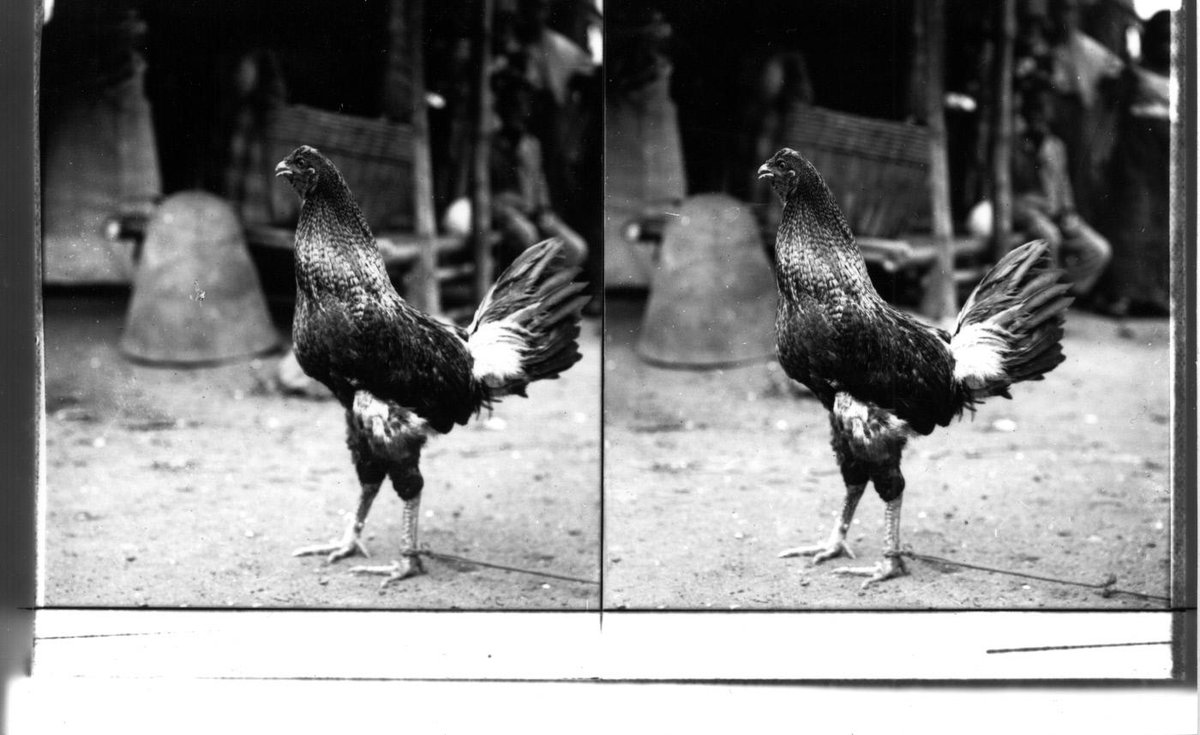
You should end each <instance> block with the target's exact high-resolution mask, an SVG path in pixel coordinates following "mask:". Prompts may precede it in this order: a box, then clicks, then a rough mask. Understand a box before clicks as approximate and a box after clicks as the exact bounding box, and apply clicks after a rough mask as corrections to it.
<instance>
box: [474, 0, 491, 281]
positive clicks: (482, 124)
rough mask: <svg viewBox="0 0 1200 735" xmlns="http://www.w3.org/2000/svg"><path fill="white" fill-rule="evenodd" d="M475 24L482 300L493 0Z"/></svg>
mask: <svg viewBox="0 0 1200 735" xmlns="http://www.w3.org/2000/svg"><path fill="white" fill-rule="evenodd" d="M479 6H480V13H479V25H478V26H477V28H476V36H475V61H476V64H477V65H478V66H477V68H476V73H477V76H476V79H475V82H476V85H477V88H476V94H475V105H476V108H475V145H474V147H473V151H472V162H471V239H472V241H473V245H474V253H475V297H476V299H478V300H480V301H482V300H483V296H484V294H486V293H487V290H488V289H489V288H490V287H491V285H492V269H493V265H492V251H491V248H490V243H489V242H488V240H489V238H488V235H489V233H490V232H491V229H492V192H491V177H490V176H489V172H488V159H489V152H490V148H491V129H490V126H491V109H492V104H491V96H492V95H491V79H490V74H489V72H490V70H491V48H490V46H491V41H492V6H493V0H480V4H479Z"/></svg>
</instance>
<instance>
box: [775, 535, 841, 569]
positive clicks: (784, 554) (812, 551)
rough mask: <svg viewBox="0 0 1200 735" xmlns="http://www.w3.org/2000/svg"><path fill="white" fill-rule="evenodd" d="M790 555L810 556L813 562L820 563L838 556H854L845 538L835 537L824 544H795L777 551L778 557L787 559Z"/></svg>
mask: <svg viewBox="0 0 1200 735" xmlns="http://www.w3.org/2000/svg"><path fill="white" fill-rule="evenodd" d="M792 556H811V557H812V558H813V564H820V563H821V562H823V561H828V560H830V559H836V558H837V557H839V556H845V557H848V558H850V559H853V558H854V552H853V551H851V550H850V547H849V546H847V545H846V540H845V539H837V540H834V541H830V542H828V543H824V544H817V545H815V546H796V547H793V548H791V549H784V550H783V551H781V552H779V558H780V559H787V558H788V557H792Z"/></svg>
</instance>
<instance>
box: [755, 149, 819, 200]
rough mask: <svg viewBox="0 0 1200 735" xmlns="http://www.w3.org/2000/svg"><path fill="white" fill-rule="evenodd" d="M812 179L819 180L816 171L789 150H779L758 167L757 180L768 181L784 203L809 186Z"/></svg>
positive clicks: (797, 154)
mask: <svg viewBox="0 0 1200 735" xmlns="http://www.w3.org/2000/svg"><path fill="white" fill-rule="evenodd" d="M813 177H816V180H817V181H819V180H820V175H819V174H817V169H816V168H814V167H813V165H812V164H811V163H809V162H808V161H807V160H805V158H804V156H802V155H800V154H799V153H797V152H796V151H794V150H792V149H791V148H783V149H781V150H780V151H779V152H778V153H776V154H775V155H773V156H771V157H770V158H768V159H767V162H766V163H764V164H763V165H761V166H759V167H758V178H760V179H769V180H770V181H771V188H772V189H774V190H775V193H776V194H778V195H779V198H780V199H782V200H784V201H785V202H786V201H787V200H788V199H789V198H790V197H791V195H792V193H793V192H794V191H796V190H797V189H799V188H800V187H801V186H807V185H810V184H811V183H812V180H813Z"/></svg>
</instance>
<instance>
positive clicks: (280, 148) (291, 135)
mask: <svg viewBox="0 0 1200 735" xmlns="http://www.w3.org/2000/svg"><path fill="white" fill-rule="evenodd" d="M301 145H310V146H313V147H314V148H317V149H318V150H320V151H321V153H323V154H325V155H326V156H328V157H329V159H330V160H331V161H333V164H334V165H335V166H337V168H338V170H339V171H341V173H342V177H343V178H344V179H345V180H346V184H347V185H348V186H349V187H350V191H351V192H352V193H353V194H354V197H355V199H356V200H357V201H358V204H359V206H360V207H361V208H362V211H363V215H364V216H365V217H366V218H367V223H368V224H369V225H370V226H371V228H372V229H373V230H377V231H378V230H401V231H411V230H412V228H413V187H412V177H413V166H412V159H413V138H412V128H411V127H410V126H408V125H405V124H400V123H393V122H388V121H386V120H382V119H378V118H364V117H354V116H351V115H343V114H339V113H336V112H327V111H325V110H318V109H316V108H313V107H305V106H303V105H288V106H286V107H282V108H280V109H279V110H278V111H277V112H276V113H275V115H274V118H273V120H272V121H271V124H270V125H269V127H268V131H267V136H266V148H267V153H268V156H267V161H268V162H269V165H270V167H271V168H272V169H274V166H275V164H276V163H277V162H279V161H281V160H283V158H284V157H286V156H287V155H288V154H289V153H291V152H292V151H293V150H294V149H295V148H297V147H298V146H301ZM273 173H274V172H273V170H272V171H270V172H268V173H267V175H268V176H272V175H273ZM268 191H269V192H270V194H269V196H270V199H269V202H270V211H271V220H272V224H275V225H280V226H291V225H294V224H295V223H296V219H297V217H298V216H299V209H300V202H299V200H298V198H297V197H296V195H295V193H294V192H292V191H291V189H290V188H289V187H286V186H272V187H269V189H268Z"/></svg>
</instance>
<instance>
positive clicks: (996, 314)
mask: <svg viewBox="0 0 1200 735" xmlns="http://www.w3.org/2000/svg"><path fill="white" fill-rule="evenodd" d="M1069 289H1070V284H1069V283H1067V282H1066V280H1065V274H1064V272H1063V271H1062V270H1061V269H1060V268H1058V267H1057V266H1056V265H1055V263H1054V259H1053V257H1052V256H1051V254H1050V249H1049V247H1048V246H1047V245H1046V242H1045V241H1044V240H1034V241H1032V242H1027V243H1025V244H1024V245H1022V246H1020V247H1019V248H1016V249H1015V250H1013V251H1012V252H1010V253H1009V254H1008V255H1005V256H1004V257H1003V258H1001V259H1000V262H999V263H997V264H996V265H995V267H993V268H992V269H991V270H990V271H988V273H987V275H985V276H984V277H983V280H982V281H980V283H979V285H978V286H976V287H975V290H974V291H973V292H971V296H970V297H969V298H968V299H967V303H966V305H964V306H963V309H962V311H961V312H959V315H958V325H957V328H956V329H955V332H954V336H953V337H952V338H951V340H950V351H951V353H953V355H954V363H955V364H954V377H955V378H956V379H958V380H959V381H960V382H962V384H963V385H965V386H966V387H967V388H968V389H969V390H970V392H971V394H972V395H974V396H975V397H976V398H986V397H988V396H997V395H999V396H1005V397H1010V396H1009V394H1008V386H1010V385H1012V384H1013V383H1019V382H1021V381H1023V380H1041V379H1042V376H1043V375H1045V374H1046V373H1048V372H1050V371H1051V370H1053V369H1054V367H1055V366H1056V365H1058V364H1059V363H1060V362H1062V361H1063V359H1065V358H1064V356H1063V352H1062V345H1061V344H1059V340H1061V339H1062V336H1063V320H1064V318H1065V312H1066V309H1067V306H1069V305H1070V304H1071V302H1072V301H1073V299H1072V298H1071V297H1070V296H1067V295H1066V293H1067V291H1068V290H1069Z"/></svg>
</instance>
